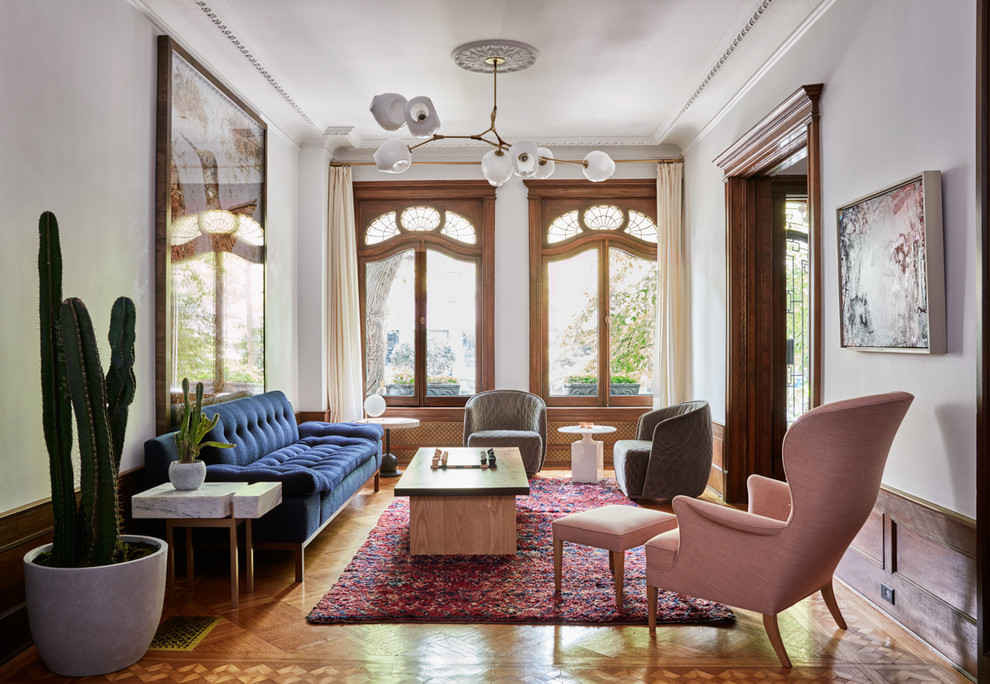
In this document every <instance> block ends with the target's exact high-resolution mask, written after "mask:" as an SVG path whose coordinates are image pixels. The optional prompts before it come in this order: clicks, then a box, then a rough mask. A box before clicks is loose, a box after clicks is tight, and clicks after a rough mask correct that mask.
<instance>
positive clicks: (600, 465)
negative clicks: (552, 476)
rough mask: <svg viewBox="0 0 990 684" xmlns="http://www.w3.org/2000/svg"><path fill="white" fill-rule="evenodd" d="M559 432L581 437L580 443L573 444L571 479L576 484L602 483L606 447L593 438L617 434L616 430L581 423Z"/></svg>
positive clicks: (607, 426) (559, 429) (605, 426)
mask: <svg viewBox="0 0 990 684" xmlns="http://www.w3.org/2000/svg"><path fill="white" fill-rule="evenodd" d="M557 431H558V432H564V433H567V434H572V435H573V434H579V435H581V439H580V440H579V441H577V442H573V443H572V444H571V478H572V479H573V480H574V481H575V482H589V483H591V484H595V483H597V482H598V481H600V480H601V479H602V477H604V475H605V450H604V445H603V444H602V443H601V442H599V441H597V440H594V439H592V438H591V436H592V435H601V434H605V433H606V432H615V428H614V427H612V426H611V425H595V424H594V423H580V424H578V425H565V426H564V427H562V428H558V429H557Z"/></svg>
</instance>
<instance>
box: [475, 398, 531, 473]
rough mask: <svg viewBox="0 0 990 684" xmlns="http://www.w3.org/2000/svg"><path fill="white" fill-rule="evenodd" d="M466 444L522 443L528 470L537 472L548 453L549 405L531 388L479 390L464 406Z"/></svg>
mask: <svg viewBox="0 0 990 684" xmlns="http://www.w3.org/2000/svg"><path fill="white" fill-rule="evenodd" d="M464 446H469V447H513V446H514V447H519V453H520V454H522V461H523V465H524V466H525V467H526V474H527V475H535V474H536V473H537V472H539V470H540V468H542V467H543V460H544V459H545V458H546V455H547V406H546V404H544V403H543V400H542V399H540V398H539V397H538V396H536V395H535V394H530V393H529V392H520V391H519V390H490V391H488V392H479V393H478V394H475V395H474V396H473V397H471V398H470V399H468V401H467V404H465V406H464Z"/></svg>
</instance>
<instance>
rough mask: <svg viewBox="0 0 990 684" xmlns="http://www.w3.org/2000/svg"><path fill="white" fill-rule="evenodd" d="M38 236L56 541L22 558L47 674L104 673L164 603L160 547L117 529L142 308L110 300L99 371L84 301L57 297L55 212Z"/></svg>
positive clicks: (145, 635) (145, 639)
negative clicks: (75, 454)
mask: <svg viewBox="0 0 990 684" xmlns="http://www.w3.org/2000/svg"><path fill="white" fill-rule="evenodd" d="M39 233H40V250H39V253H38V270H39V275H40V279H41V288H40V289H41V297H40V300H41V302H40V307H39V309H40V315H41V394H42V419H43V425H44V436H45V443H46V446H47V449H48V457H49V469H50V473H51V483H52V513H53V520H54V538H53V541H52V543H51V544H45V545H44V546H40V547H38V548H36V549H33V550H32V551H29V552H28V553H27V554H25V556H24V563H23V567H24V585H25V587H24V588H25V595H26V600H27V612H28V620H29V623H30V627H31V636H32V638H33V639H34V643H35V646H36V647H37V649H38V653H39V655H40V656H41V659H42V661H44V663H45V665H46V666H47V667H48V668H49V669H50V670H52V671H53V672H55V673H57V674H61V675H66V676H71V677H78V676H86V675H95V674H104V673H107V672H113V671H115V670H119V669H122V668H124V667H127V666H129V665H131V664H133V663H135V662H137V661H138V660H139V659H140V658H141V657H142V656H143V655H144V653H145V652H146V651H147V650H148V646H149V645H150V644H151V641H152V639H153V638H154V635H155V631H156V630H157V628H158V622H159V620H160V619H161V613H162V606H163V604H164V599H165V571H166V558H167V556H166V554H167V547H166V545H165V542H164V541H162V540H160V539H155V538H153V537H142V536H138V535H122V534H121V531H120V515H119V503H118V500H117V476H118V472H119V469H120V456H121V450H122V448H123V444H124V432H125V428H126V425H127V411H128V407H129V405H130V404H131V401H132V400H133V398H134V388H135V379H134V370H133V367H134V341H135V335H134V321H135V309H134V303H133V302H132V301H131V300H130V299H128V298H126V297H121V298H119V299H118V300H117V301H116V302H114V305H113V310H112V311H111V314H110V336H109V337H110V350H111V354H110V367H109V370H108V371H107V373H106V375H104V372H103V368H102V366H101V364H100V356H99V351H98V349H97V345H96V339H95V335H94V333H93V325H92V321H91V320H90V317H89V313H88V312H87V310H86V307H85V306H84V305H83V303H82V302H81V301H80V300H79V299H75V298H70V299H66V300H65V301H62V256H61V249H60V247H59V235H58V223H57V222H56V220H55V216H54V215H53V214H51V213H50V212H45V213H44V214H42V215H41V220H40V221H39ZM73 414H74V415H75V425H76V431H77V434H78V437H79V462H80V468H79V473H80V476H79V489H80V498H79V503H78V505H77V498H76V490H75V483H74V473H73V466H72V428H73Z"/></svg>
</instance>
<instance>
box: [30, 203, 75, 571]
mask: <svg viewBox="0 0 990 684" xmlns="http://www.w3.org/2000/svg"><path fill="white" fill-rule="evenodd" d="M38 233H39V236H40V243H41V244H40V248H39V249H38V273H39V275H40V279H41V298H40V299H41V304H40V315H41V406H42V423H43V425H44V431H45V444H46V445H47V447H48V461H49V471H50V475H51V481H52V511H53V514H54V517H55V520H61V521H66V520H68V521H70V523H74V519H75V515H76V493H75V484H74V482H73V474H72V405H71V403H70V401H69V395H68V393H67V392H66V388H67V387H68V385H67V381H66V379H65V355H64V354H63V353H62V323H61V304H62V250H61V247H60V245H59V239H58V222H57V221H56V220H55V215H54V214H52V213H51V212H48V211H46V212H45V213H44V214H42V215H41V219H40V220H39V221H38ZM75 530H76V526H75V524H62V525H55V536H54V539H53V544H52V553H53V559H52V565H55V566H59V567H65V566H68V565H72V558H73V556H74V555H75V550H76V549H77V548H78V539H77V538H76V536H75Z"/></svg>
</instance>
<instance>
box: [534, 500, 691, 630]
mask: <svg viewBox="0 0 990 684" xmlns="http://www.w3.org/2000/svg"><path fill="white" fill-rule="evenodd" d="M551 527H552V529H553V584H554V590H555V591H556V592H557V593H558V594H559V593H560V575H561V566H562V565H563V556H564V542H565V541H569V542H574V543H575V544H584V545H585V546H594V547H595V548H596V549H605V550H607V551H608V560H609V566H610V567H611V569H612V576H613V577H614V579H615V607H616V608H618V609H619V610H622V582H623V579H624V572H625V558H626V551H627V550H628V549H632V548H635V547H637V546H642V545H643V544H645V543H646V542H648V541H649V540H650V539H652V538H653V537H655V536H657V535H658V534H660V533H662V532H666V531H667V530H672V529H674V528H675V527H677V516H675V515H672V514H670V513H664V512H663V511H653V510H650V509H649V508H638V507H636V506H602V507H601V508H593V509H591V510H590V511H581V512H580V513H572V514H571V515H565V516H564V517H562V518H557V519H556V520H554V521H553V522H552V523H551Z"/></svg>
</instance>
